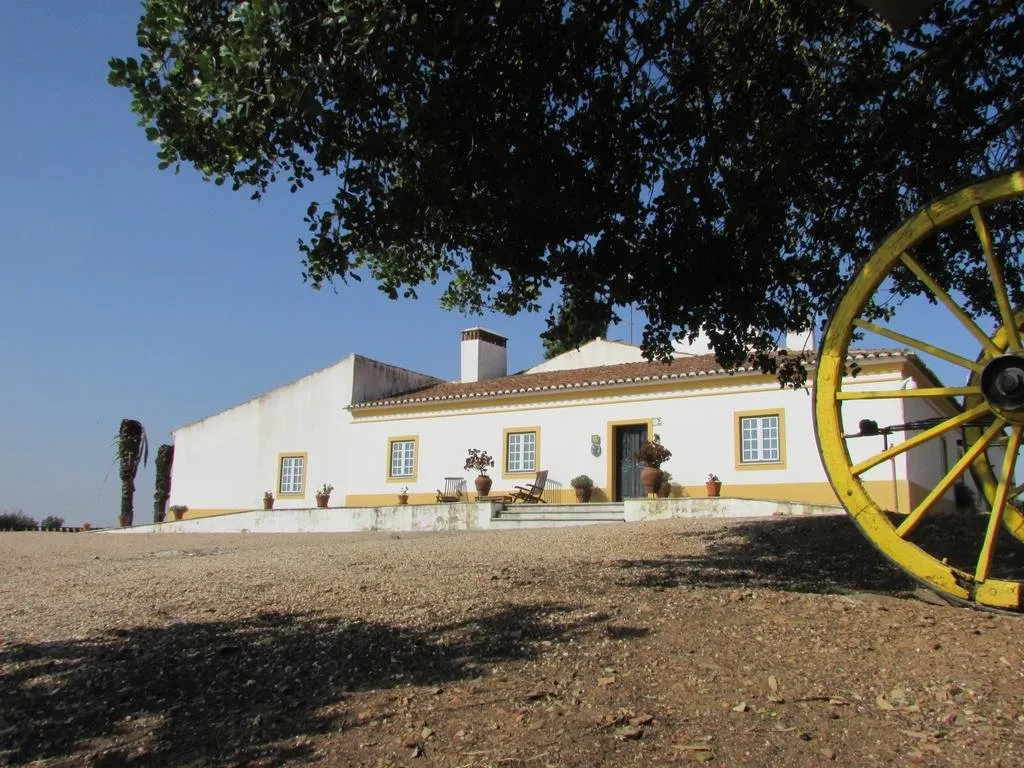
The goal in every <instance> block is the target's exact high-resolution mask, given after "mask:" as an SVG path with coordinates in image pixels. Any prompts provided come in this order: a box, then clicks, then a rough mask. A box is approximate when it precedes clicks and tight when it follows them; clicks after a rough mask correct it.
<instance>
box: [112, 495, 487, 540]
mask: <svg viewBox="0 0 1024 768" xmlns="http://www.w3.org/2000/svg"><path fill="white" fill-rule="evenodd" d="M500 507H501V505H500V504H494V503H491V502H484V503H481V504H422V505H416V506H412V505H409V506H405V507H338V508H334V509H268V510H263V509H259V510H252V511H251V512H236V513H235V514H232V515H217V516H215V517H197V518H195V519H193V520H187V519H186V520H174V521H171V522H167V523H160V524H159V525H136V526H132V527H131V528H112V529H110V530H109V531H108V533H357V532H360V531H472V530H480V529H483V528H488V527H489V526H490V522H491V516H492V514H493V513H494V511H495V510H496V509H498V508H500Z"/></svg>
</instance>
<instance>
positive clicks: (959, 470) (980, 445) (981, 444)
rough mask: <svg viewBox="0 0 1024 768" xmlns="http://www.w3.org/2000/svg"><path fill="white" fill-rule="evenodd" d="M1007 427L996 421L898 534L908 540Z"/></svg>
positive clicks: (934, 489) (903, 524) (966, 452)
mask: <svg viewBox="0 0 1024 768" xmlns="http://www.w3.org/2000/svg"><path fill="white" fill-rule="evenodd" d="M1004 426H1006V422H1005V421H1003V420H1002V419H996V421H995V422H993V423H992V425H991V426H989V428H988V429H986V430H985V433H984V434H983V435H982V436H981V438H979V439H978V440H976V441H975V442H974V444H973V445H971V447H970V448H969V449H967V450H966V451H965V452H964V455H963V456H961V457H960V460H959V461H957V463H956V464H954V465H953V466H952V468H950V470H949V472H947V473H946V474H945V475H943V477H942V479H941V480H940V481H939V482H938V484H937V485H936V486H935V487H934V488H933V489H932V490H931V491H930V492H929V493H928V495H927V496H925V497H924V499H922V500H921V502H920V503H919V504H918V505H917V506H916V507H914V509H912V510H911V511H910V514H909V515H907V517H906V519H905V520H904V521H903V522H902V523H900V524H899V525H898V526H897V527H896V534H897V535H898V536H901V537H902V538H904V539H905V538H906V537H907V536H908V535H909V534H910V532H911V531H913V530H914V529H915V528H916V527H917V524H918V523H919V522H921V519H922V518H923V517H924V516H925V514H927V513H928V511H929V510H931V509H932V507H934V506H935V503H936V502H937V501H938V500H939V499H941V498H942V497H943V496H945V495H946V491H948V490H949V489H950V487H951V486H952V485H953V483H955V482H956V481H957V480H958V479H959V478H960V477H961V475H963V473H964V472H966V471H967V469H968V467H970V466H971V464H972V463H973V462H974V460H975V459H977V458H978V456H979V455H980V454H981V452H982V451H984V450H985V449H986V448H987V447H988V446H989V444H990V443H991V442H992V441H993V440H994V439H995V437H996V435H998V434H999V433H1000V431H1002V429H1003V427H1004Z"/></svg>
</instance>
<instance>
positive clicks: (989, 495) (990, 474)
mask: <svg viewBox="0 0 1024 768" xmlns="http://www.w3.org/2000/svg"><path fill="white" fill-rule="evenodd" d="M1015 321H1016V325H1017V328H1018V330H1019V329H1021V328H1022V327H1024V312H1017V313H1016V318H1015ZM992 341H993V343H994V344H995V345H996V347H998V348H999V349H1001V350H1004V351H1005V350H1006V344H1007V336H1006V328H1005V327H1000V328H999V329H998V330H997V331H996V332H995V334H993V336H992ZM977 362H979V363H984V362H985V353H984V352H982V353H981V354H979V355H978V357H977ZM967 384H968V386H971V387H978V391H979V394H977V395H969V396H967V397H965V398H964V407H965V408H971V407H973V406H975V405H977V404H978V403H980V402H981V401H982V399H983V398H982V396H981V394H980V387H981V373H980V372H979V371H971V373H970V375H969V377H968V380H967ZM982 434H983V431H982V429H981V428H980V427H977V426H968V427H966V428H965V429H964V442H965V444H966V445H973V444H974V443H975V442H976V441H978V440H980V439H981V438H982ZM971 474H972V475H973V476H974V481H975V483H976V484H977V485H978V488H979V489H980V490H981V492H982V494H984V496H985V501H986V503H987V504H988V505H989V506H990V507H991V505H992V503H993V502H994V500H995V498H996V493H997V492H998V490H999V478H998V477H997V470H996V469H994V468H993V467H992V464H991V462H990V461H989V459H988V456H987V454H986V453H984V452H982V453H981V454H980V455H979V456H978V458H977V459H975V461H974V463H973V464H972V465H971ZM1022 493H1024V485H1019V486H1016V487H1014V488H1013V489H1011V491H1010V492H1009V493H1008V494H1007V499H1006V509H1005V511H1004V512H1003V524H1004V525H1005V526H1006V529H1007V530H1008V531H1009V532H1010V533H1011V534H1012V535H1013V536H1014V537H1015V538H1017V539H1019V540H1020V541H1024V512H1022V510H1021V500H1020V496H1021V494H1022Z"/></svg>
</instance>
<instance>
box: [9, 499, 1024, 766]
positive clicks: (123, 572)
mask: <svg viewBox="0 0 1024 768" xmlns="http://www.w3.org/2000/svg"><path fill="white" fill-rule="evenodd" d="M913 591H914V587H913V585H912V584H910V583H909V582H908V581H907V580H906V579H904V578H903V577H902V575H901V573H900V572H899V571H897V570H896V569H895V568H893V567H891V566H889V565H888V564H887V563H885V562H883V561H882V560H881V559H880V558H879V557H878V556H877V555H876V554H875V553H874V552H873V551H872V550H871V549H870V547H869V546H868V545H867V544H866V542H865V541H864V540H863V539H862V538H861V537H860V535H859V534H858V533H857V532H856V531H855V530H854V529H853V527H852V525H851V524H850V523H849V522H848V521H846V520H845V519H844V518H816V519H800V520H773V521H759V522H732V523H722V522H709V521H696V522H694V521H690V522H682V521H672V522H667V523H645V524H637V525H625V524H624V525H614V526H599V527H590V528H577V529H550V530H542V531H522V532H520V531H512V532H487V533H464V534H425V535H412V534H410V535H406V534H402V535H399V536H396V535H390V536H389V535H387V534H360V535H294V536H293V535H287V536H281V535H264V536H256V535H233V534H232V535H219V536H206V535H192V536H188V535H174V536H169V535H165V536H116V535H103V534H38V533H28V534H2V535H0V765H23V764H33V763H37V764H39V765H54V766H63V765H68V766H72V765H74V766H81V765H93V766H122V765H133V766H134V765H137V766H157V765H168V766H170V765H174V766H193V765H194V766H200V765H201V766H207V765H218V766H219V765H247V766H264V765H265V766H272V765H281V764H296V765H299V764H301V765H325V766H327V765H330V766H336V765H337V766H348V765H350V766H372V767H373V768H379V767H381V766H410V767H411V766H433V765H437V766H464V767H465V768H487V767H488V766H494V767H495V768H498V767H499V766H500V767H501V768H510V767H511V768H517V767H519V766H523V767H527V766H528V767H529V768H542V767H544V766H596V765H607V766H632V765H635V766H659V765H677V764H680V765H686V764H693V763H705V764H708V765H711V766H821V765H848V766H903V765H909V766H919V765H930V766H958V767H959V766H966V765H970V766H972V768H975V767H979V766H1017V765H1024V685H1022V673H1024V661H1022V660H1024V623H1022V620H1019V619H1016V618H1010V617H1003V616H993V615H989V614H983V613H979V612H975V611H971V610H968V609H964V608H954V607H950V606H945V605H936V604H933V603H928V602H924V601H921V600H919V599H915V598H914V597H913V596H912V593H913Z"/></svg>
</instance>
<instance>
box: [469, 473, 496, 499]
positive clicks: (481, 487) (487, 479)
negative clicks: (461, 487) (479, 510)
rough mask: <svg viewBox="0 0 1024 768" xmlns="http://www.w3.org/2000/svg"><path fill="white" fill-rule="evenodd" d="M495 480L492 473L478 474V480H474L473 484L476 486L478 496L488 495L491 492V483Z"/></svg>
mask: <svg viewBox="0 0 1024 768" xmlns="http://www.w3.org/2000/svg"><path fill="white" fill-rule="evenodd" d="M493 482H494V480H493V479H492V478H491V476H490V475H477V476H476V480H474V481H473V485H475V486H476V495H477V496H487V495H489V494H490V492H491V483H493Z"/></svg>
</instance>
